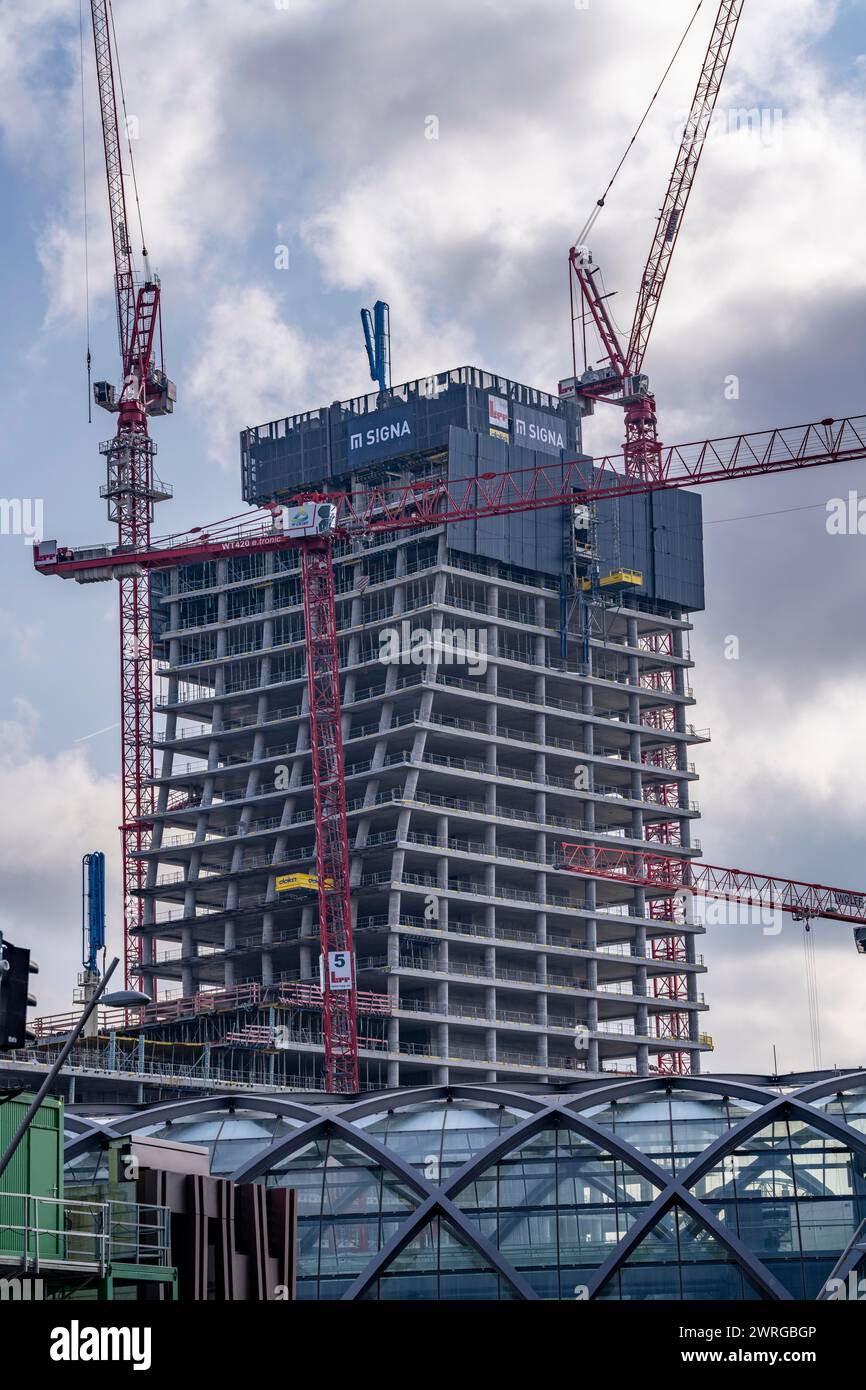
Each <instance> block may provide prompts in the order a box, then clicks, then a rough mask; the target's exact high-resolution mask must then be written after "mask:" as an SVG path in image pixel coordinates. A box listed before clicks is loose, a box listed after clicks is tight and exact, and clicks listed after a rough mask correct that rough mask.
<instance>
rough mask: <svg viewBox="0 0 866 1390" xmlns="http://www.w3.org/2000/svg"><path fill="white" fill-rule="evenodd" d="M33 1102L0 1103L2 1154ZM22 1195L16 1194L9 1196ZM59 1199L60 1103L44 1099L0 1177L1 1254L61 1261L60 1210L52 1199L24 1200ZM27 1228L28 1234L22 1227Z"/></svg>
mask: <svg viewBox="0 0 866 1390" xmlns="http://www.w3.org/2000/svg"><path fill="white" fill-rule="evenodd" d="M32 1100H33V1096H32V1095H27V1093H26V1092H25V1093H24V1094H23V1095H20V1096H15V1097H14V1098H13V1099H11V1100H7V1101H5V1102H4V1103H3V1104H2V1105H0V1154H2V1153H5V1151H6V1149H7V1147H8V1145H9V1144H10V1143H11V1140H12V1136H13V1134H14V1133H15V1131H16V1130H17V1128H18V1126H19V1124H20V1123H21V1121H22V1120H23V1118H24V1116H25V1114H26V1113H27V1109H28V1107H29V1106H30V1104H31V1102H32ZM9 1194H20V1195H14V1196H13V1195H9ZM36 1197H46V1198H48V1197H50V1198H60V1199H61V1201H62V1199H63V1101H62V1100H61V1099H59V1097H55V1096H49V1097H47V1098H46V1099H45V1100H44V1101H43V1102H42V1104H41V1105H40V1107H39V1109H38V1110H37V1112H36V1114H35V1115H34V1117H33V1119H32V1121H31V1123H30V1126H29V1128H28V1130H27V1133H26V1134H25V1135H24V1138H23V1139H22V1140H21V1143H20V1144H19V1145H18V1148H17V1149H16V1150H15V1153H14V1154H13V1156H12V1161H11V1163H10V1164H9V1166H8V1168H7V1169H6V1171H5V1173H3V1174H2V1176H0V1257H2V1256H3V1255H4V1254H6V1255H8V1254H12V1255H16V1254H17V1255H23V1254H24V1253H25V1250H24V1246H25V1240H26V1243H27V1252H26V1253H27V1254H28V1255H31V1256H33V1255H36V1254H37V1249H36V1246H37V1237H36V1235H35V1234H33V1228H35V1227H37V1226H38V1228H39V1232H40V1234H39V1236H38V1254H39V1255H40V1256H41V1257H43V1258H45V1259H59V1258H61V1257H62V1255H63V1251H64V1243H65V1242H64V1237H63V1227H64V1221H63V1208H62V1206H59V1205H57V1204H55V1203H54V1202H48V1201H46V1202H39V1203H36V1202H33V1201H28V1200H27V1199H28V1198H36ZM28 1226H29V1227H30V1228H31V1232H30V1235H29V1236H27V1235H26V1233H25V1230H24V1229H22V1228H24V1227H28Z"/></svg>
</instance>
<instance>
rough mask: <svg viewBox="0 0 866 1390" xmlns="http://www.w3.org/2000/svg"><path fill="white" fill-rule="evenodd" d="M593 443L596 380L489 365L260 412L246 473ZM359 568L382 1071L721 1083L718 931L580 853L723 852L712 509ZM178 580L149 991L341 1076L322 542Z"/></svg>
mask: <svg viewBox="0 0 866 1390" xmlns="http://www.w3.org/2000/svg"><path fill="white" fill-rule="evenodd" d="M580 451H581V412H580V407H579V406H578V403H577V401H576V400H575V399H571V398H569V397H568V396H565V397H557V396H552V395H548V394H546V393H544V392H541V391H537V390H533V389H530V388H528V387H525V386H522V385H520V384H518V383H516V382H513V381H509V380H507V379H505V378H503V377H499V376H493V375H490V374H488V373H485V372H482V371H480V370H478V369H475V368H469V367H466V368H461V369H458V370H456V371H452V372H448V373H445V374H443V375H442V376H439V377H433V378H430V379H428V380H423V381H417V382H411V383H407V384H405V385H402V386H398V387H394V388H393V389H391V390H389V391H388V392H387V393H386V394H383V393H374V394H372V395H370V396H364V397H359V398H357V399H354V400H351V401H343V402H335V403H334V404H333V405H331V406H329V407H325V408H323V409H320V410H316V411H310V412H308V413H306V414H303V415H297V416H292V417H288V418H286V419H283V420H278V421H275V422H272V423H270V424H267V425H263V426H261V427H259V428H257V429H252V430H248V431H246V432H245V434H244V435H243V437H242V468H243V492H244V497H245V499H246V500H247V501H248V502H255V503H259V504H264V503H269V502H280V501H285V500H286V499H287V498H289V497H292V496H296V495H297V494H298V493H299V492H302V491H304V490H310V491H313V490H316V489H321V488H326V489H330V490H333V489H348V490H354V489H362V488H364V487H366V486H368V485H369V483H370V482H371V481H375V482H376V483H377V484H381V483H383V482H384V483H387V484H390V483H392V482H393V484H394V486H395V487H397V486H399V484H400V483H401V482H404V481H406V480H408V479H410V478H411V479H418V478H422V479H423V478H429V479H430V480H431V486H433V485H435V479H437V478H441V477H443V476H447V477H448V478H450V479H452V480H454V479H460V478H464V477H467V478H468V477H472V476H475V475H476V474H484V475H488V474H490V475H493V474H496V473H500V472H505V471H514V470H517V469H521V468H533V467H539V466H543V467H544V468H546V469H550V470H556V468H557V467H558V466H559V464H560V463H561V462H562V460H563V459H569V458H574V457H575V456H576V455H578V454H579V453H580ZM335 565H336V574H337V591H338V592H337V620H338V628H339V632H340V651H341V669H342V676H343V704H344V725H343V735H344V745H345V761H346V796H347V804H348V823H349V845H350V861H351V875H352V886H353V920H354V932H355V951H356V962H357V981H358V988H359V1035H360V1067H361V1084H362V1085H369V1086H376V1085H396V1084H418V1083H423V1082H424V1081H428V1080H429V1081H433V1082H442V1081H446V1080H450V1081H459V1080H466V1081H499V1082H500V1083H501V1082H504V1081H505V1082H507V1081H508V1080H510V1079H513V1080H515V1081H517V1080H522V1081H526V1080H530V1079H538V1080H545V1079H548V1080H551V1081H557V1080H563V1079H567V1078H568V1077H570V1076H572V1075H573V1073H574V1072H575V1070H584V1069H585V1070H587V1071H590V1072H596V1071H629V1070H631V1071H635V1070H636V1071H638V1072H639V1073H645V1072H647V1071H650V1070H663V1071H664V1070H668V1071H685V1072H688V1071H691V1072H696V1071H698V1070H699V1057H700V1053H701V1051H702V1050H703V1049H704V1048H705V1047H706V1046H707V1041H706V1038H705V1036H704V1035H703V1034H702V1033H701V1031H700V1015H701V1010H702V1009H703V1008H704V1004H703V996H702V994H701V992H700V988H699V986H700V984H701V975H702V972H703V970H704V967H703V964H702V959H701V956H700V955H699V954H698V952H697V951H696V941H697V938H698V936H699V934H700V932H701V928H700V926H699V925H698V924H696V923H695V922H694V921H691V920H686V917H685V910H684V903H683V901H681V900H680V899H679V898H674V897H671V896H669V894H670V893H671V891H672V890H671V889H670V888H669V887H668V888H667V889H665V888H664V885H658V886H657V887H653V885H652V883H651V882H649V883H648V884H647V885H646V886H640V887H639V886H636V885H634V884H631V883H618V882H616V881H613V880H611V879H609V878H605V877H598V878H593V877H591V876H586V875H578V874H576V873H575V872H573V870H572V869H571V868H569V866H568V863H567V862H566V856H565V855H564V853H563V848H562V847H563V844H565V843H571V844H574V843H584V844H586V845H590V846H591V845H602V846H604V845H607V846H610V845H613V846H615V847H619V848H632V849H636V850H638V851H639V850H640V848H641V846H643V845H647V846H648V852H649V853H651V851H652V848H653V847H654V848H656V849H658V848H661V847H662V846H663V847H664V850H665V853H669V854H672V855H675V856H682V857H690V856H693V855H694V854H696V853H697V851H698V848H699V846H698V845H697V842H696V841H695V839H694V836H693V824H694V821H695V819H696V817H697V814H698V812H697V808H696V806H695V804H694V801H693V799H692V798H693V784H694V781H695V772H694V767H693V765H692V763H691V762H690V761H689V749H690V747H691V745H693V744H694V743H696V742H698V741H700V739H701V737H702V735H701V734H700V733H697V732H696V731H695V729H694V727H693V725H692V724H691V723H690V722H689V715H690V706H691V705H692V703H693V698H692V691H691V687H690V685H689V670H690V667H691V664H692V663H691V659H690V655H689V645H688V634H689V631H690V621H689V614H690V613H691V612H692V611H694V610H696V609H700V608H701V607H702V606H703V573H702V549H701V512H700V499H699V498H698V497H697V496H695V495H694V494H690V493H685V492H680V491H673V492H666V491H658V492H645V493H640V494H636V495H635V496H627V497H619V498H616V499H611V500H608V501H606V502H601V503H599V504H598V505H597V506H596V507H594V508H593V509H587V508H582V507H575V508H573V509H566V508H561V507H558V508H548V509H544V510H538V511H534V512H533V511H529V512H526V511H522V512H520V513H515V514H512V515H504V516H499V517H496V518H486V519H482V520H473V521H460V522H457V523H448V524H442V525H430V526H428V527H426V528H424V529H415V530H413V531H408V532H407V531H393V532H384V533H383V532H379V533H376V534H373V535H358V536H357V537H352V536H348V537H347V538H345V539H344V540H342V541H340V542H339V543H338V544H337V545H336V547H335ZM153 592H154V608H155V631H156V634H157V639H158V640H157V656H158V658H159V664H160V667H161V674H162V676H163V678H164V684H163V691H162V694H161V696H160V701H159V704H158V710H159V711H160V712H161V713H162V714H163V716H164V729H163V730H161V731H160V734H159V735H158V738H157V766H156V775H157V781H156V813H155V816H154V820H153V835H152V846H151V848H150V849H149V850H148V851H147V852H146V857H147V862H148V870H147V887H146V889H145V927H144V941H143V961H144V979H145V983H146V982H147V981H148V980H151V981H152V982H153V985H154V987H155V989H156V992H157V996H158V999H159V1000H160V1001H165V1009H161V1010H160V1013H163V1014H165V1016H166V1017H168V1016H169V1015H170V1014H171V1012H172V1009H173V1008H175V1007H176V1014H177V1024H176V1027H175V1030H174V1033H173V1036H174V1038H175V1041H178V1040H179V1039H180V1038H181V1037H182V1036H188V1045H189V1047H190V1054H189V1055H190V1058H192V1057H195V1058H196V1059H198V1061H197V1065H203V1066H204V1069H205V1072H206V1074H208V1075H210V1076H212V1077H213V1078H214V1079H216V1078H217V1077H220V1076H222V1077H224V1078H226V1079H229V1078H230V1077H232V1076H237V1077H238V1079H245V1080H247V1081H252V1082H254V1083H255V1082H259V1083H262V1084H271V1085H274V1084H276V1085H279V1084H285V1085H294V1086H298V1085H304V1086H320V1085H321V1084H322V1062H323V1056H322V1052H323V1049H322V1041H321V994H320V991H319V988H318V985H319V946H318V926H317V902H316V894H315V892H314V891H312V888H311V879H310V875H311V874H313V873H314V872H315V862H314V844H313V836H314V831H313V801H312V798H313V789H312V774H311V760H310V745H309V720H308V713H307V712H308V706H307V687H306V679H305V630H304V617H303V609H302V595H301V588H300V580H299V574H298V556H297V552H294V551H291V550H285V551H279V552H276V553H271V554H259V555H253V556H243V555H240V556H239V555H233V556H231V557H227V558H225V559H222V560H216V561H213V562H208V563H206V564H201V565H196V566H189V567H184V568H177V569H174V570H170V571H169V570H167V571H165V572H163V573H160V574H159V575H156V576H154V591H153ZM651 877H652V875H651V873H649V872H648V874H647V878H649V879H651ZM172 1000H174V1001H175V1002H174V1004H173V1003H172ZM154 1028H162V1029H163V1036H165V1033H164V1024H160V1025H157V1024H154ZM184 1030H186V1032H185V1033H184ZM147 1031H149V1030H147V1029H146V1030H145V1033H146V1032H147ZM202 1058H204V1059H205V1060H204V1062H203V1063H202V1062H201V1059H202Z"/></svg>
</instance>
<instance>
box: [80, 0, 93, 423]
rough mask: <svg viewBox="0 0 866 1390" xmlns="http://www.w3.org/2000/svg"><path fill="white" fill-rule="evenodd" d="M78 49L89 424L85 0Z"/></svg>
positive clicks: (89, 418) (90, 410)
mask: <svg viewBox="0 0 866 1390" xmlns="http://www.w3.org/2000/svg"><path fill="white" fill-rule="evenodd" d="M78 48H79V69H80V74H81V183H82V191H83V198H84V323H85V335H86V338H87V357H86V362H87V423H88V425H90V424H92V423H93V392H92V390H91V380H90V377H91V372H90V367H91V358H90V246H89V240H88V227H87V125H86V118H85V113H84V0H78Z"/></svg>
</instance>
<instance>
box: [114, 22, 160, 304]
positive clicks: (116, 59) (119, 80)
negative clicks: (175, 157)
mask: <svg viewBox="0 0 866 1390" xmlns="http://www.w3.org/2000/svg"><path fill="white" fill-rule="evenodd" d="M108 14H109V17H110V19H111V38H112V42H113V43H114V65H115V67H116V68H117V83H118V86H119V87H120V104H121V106H122V108H123V128H124V130H125V131H126V148H127V150H128V151H129V172H130V174H131V175H132V188H133V192H134V194H135V209H136V212H137V213H138V230H139V232H140V233H141V254H142V258H143V260H144V262H145V268H147V244H146V242H145V240H144V223H143V221H142V217H141V203H140V201H139V197H138V179H137V178H136V176H135V159H134V158H133V154H132V137H131V135H130V133H129V116H128V115H127V111H126V92H125V91H124V89H123V72H122V70H121V66H120V49H119V48H118V46H117V32H116V30H115V28H114V6H113V5H112V3H111V0H108ZM149 278H150V276H149V275H148V279H149Z"/></svg>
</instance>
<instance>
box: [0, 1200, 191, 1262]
mask: <svg viewBox="0 0 866 1390" xmlns="http://www.w3.org/2000/svg"><path fill="white" fill-rule="evenodd" d="M170 1231H171V1227H170V1213H169V1210H168V1207H163V1206H154V1205H151V1204H148V1203H140V1202H116V1201H107V1202H89V1201H77V1200H74V1199H70V1198H63V1197H42V1196H34V1195H33V1194H32V1193H27V1192H23V1193H19V1192H10V1193H6V1192H4V1193H0V1265H2V1264H3V1263H4V1262H5V1261H7V1260H11V1261H13V1262H16V1261H17V1262H18V1263H19V1264H20V1267H21V1268H22V1269H24V1270H27V1271H32V1272H38V1271H39V1269H40V1267H44V1266H58V1265H80V1266H82V1267H84V1268H88V1269H93V1270H96V1271H98V1272H99V1273H100V1274H104V1273H105V1271H106V1269H107V1268H108V1266H109V1265H110V1264H111V1263H112V1262H118V1261H120V1262H123V1263H125V1264H151V1265H163V1266H165V1265H170V1264H171V1236H170Z"/></svg>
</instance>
